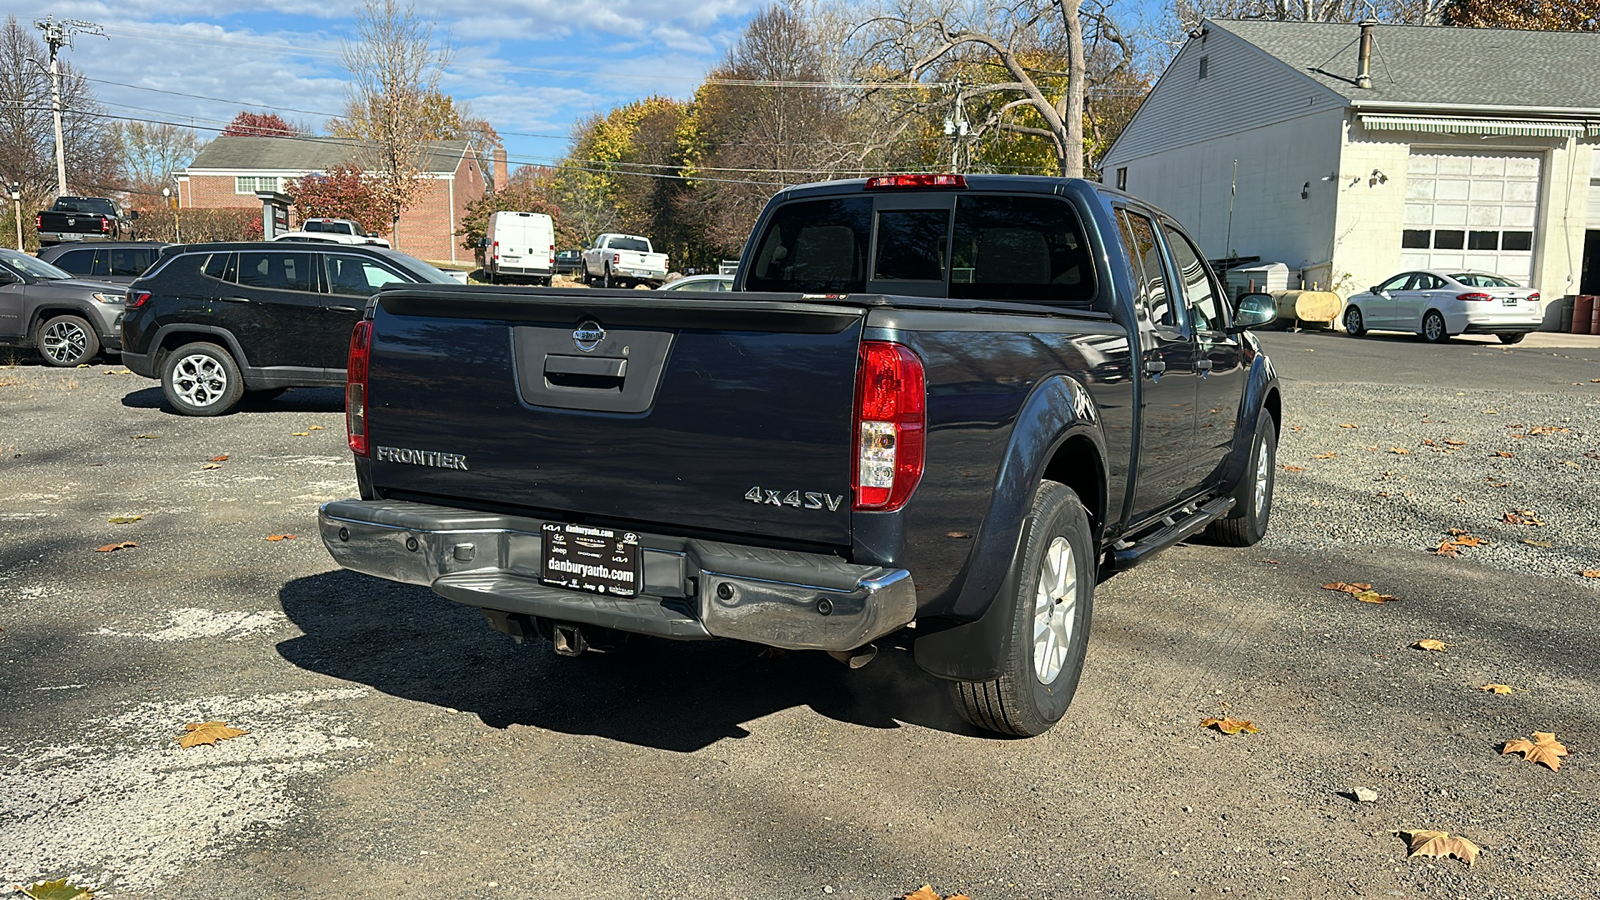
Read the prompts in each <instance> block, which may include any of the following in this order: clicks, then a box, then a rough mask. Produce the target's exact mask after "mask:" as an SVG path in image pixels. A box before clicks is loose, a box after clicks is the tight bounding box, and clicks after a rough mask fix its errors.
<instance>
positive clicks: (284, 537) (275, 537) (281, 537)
mask: <svg viewBox="0 0 1600 900" xmlns="http://www.w3.org/2000/svg"><path fill="white" fill-rule="evenodd" d="M267 540H269V541H292V540H295V536H294V535H292V534H269V535H267Z"/></svg>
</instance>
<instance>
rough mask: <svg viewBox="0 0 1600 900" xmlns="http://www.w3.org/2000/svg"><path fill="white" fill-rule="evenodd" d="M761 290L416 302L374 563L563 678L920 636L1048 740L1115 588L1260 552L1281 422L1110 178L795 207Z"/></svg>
mask: <svg viewBox="0 0 1600 900" xmlns="http://www.w3.org/2000/svg"><path fill="white" fill-rule="evenodd" d="M734 287H735V292H734V293H720V294H700V295H697V294H693V293H684V294H680V295H675V296H671V297H664V296H663V295H661V294H659V293H652V294H649V295H640V294H636V293H634V292H632V291H595V290H589V291H586V290H574V289H529V290H496V289H487V288H439V287H431V286H406V287H400V288H399V289H393V290H385V291H383V292H382V293H381V294H379V295H378V296H377V297H375V298H374V299H373V301H372V302H371V303H370V304H369V306H368V308H367V315H366V318H365V319H364V320H363V321H362V322H361V323H360V324H359V325H357V327H356V329H355V332H354V334H353V335H352V340H351V353H350V360H349V370H348V371H349V373H350V374H349V384H348V388H347V391H348V393H347V418H348V422H349V441H350V446H351V448H352V450H353V451H354V454H355V461H356V475H357V482H358V484H359V487H360V492H361V498H360V499H352V500H342V501H336V502H332V503H328V504H325V505H324V506H323V507H322V509H321V513H320V526H321V535H322V539H323V541H324V543H325V544H326V545H327V547H328V549H329V550H330V551H331V552H332V554H333V556H334V558H335V559H336V560H337V561H338V562H339V563H340V564H341V565H343V566H345V567H347V568H350V569H354V570H356V571H360V572H365V573H368V574H372V575H376V576H379V577H383V578H388V579H392V580H395V581H400V582H407V583H412V584H421V585H428V586H430V587H432V588H433V590H435V591H437V592H438V593H440V594H442V595H443V596H445V597H448V598H450V599H452V600H455V601H458V602H460V603H464V604H467V605H471V606H475V607H478V608H481V609H482V610H483V612H484V613H485V615H486V616H487V617H488V619H489V621H490V623H491V624H492V625H494V626H495V627H496V628H498V629H499V630H501V631H503V632H505V633H507V634H509V635H511V636H512V637H514V638H518V639H520V638H523V637H527V636H539V637H543V638H545V639H548V640H550V641H551V642H552V644H553V646H554V649H555V651H556V652H557V653H560V654H564V655H572V654H577V653H580V652H583V651H584V650H585V649H609V648H612V647H615V646H617V645H618V644H619V643H620V642H621V639H622V638H623V637H625V636H626V635H627V634H628V633H639V634H647V635H657V636H662V637H669V638H682V639H693V638H711V637H719V638H734V639H739V640H744V641H751V642H755V643H758V644H764V645H769V646H773V647H781V648H788V649H816V650H824V651H828V652H830V653H832V654H833V655H835V656H836V657H838V658H840V659H841V660H842V661H846V662H848V663H850V664H852V665H861V664H864V663H865V662H866V661H868V660H870V658H871V656H872V653H873V652H874V649H873V646H874V645H873V642H874V641H877V640H879V639H881V638H883V637H885V636H887V635H889V634H891V633H895V632H901V631H902V630H903V629H910V631H909V632H908V633H907V637H909V638H910V639H912V640H914V651H915V657H916V660H917V662H918V663H919V664H920V665H921V666H922V668H924V669H925V670H926V671H928V672H930V673H932V674H933V675H936V676H939V677H941V678H944V679H947V680H949V681H950V682H951V683H952V687H953V694H954V696H955V698H956V702H957V704H958V705H959V707H960V708H961V710H962V711H963V713H964V714H965V715H966V716H967V718H968V719H969V720H970V721H972V722H973V723H974V724H976V725H978V726H979V727H981V728H984V729H988V730H993V731H998V732H1005V733H1011V734H1022V735H1032V734H1038V733H1041V732H1043V731H1045V730H1046V729H1048V728H1049V727H1050V726H1051V725H1052V724H1054V723H1055V722H1056V721H1057V720H1058V719H1060V718H1061V716H1062V715H1063V714H1064V713H1065V711H1066V708H1067V704H1068V703H1069V702H1070V700H1071V698H1072V694H1073V692H1074V690H1075V689H1076V687H1077V683H1078V678H1079V674H1080V672H1081V670H1082V666H1083V659H1084V651H1085V648H1086V645H1087V641H1088V634H1089V620H1090V611H1091V604H1092V600H1093V594H1094V587H1095V584H1096V583H1097V582H1098V581H1099V580H1101V579H1103V578H1105V577H1107V576H1108V575H1109V574H1110V573H1112V572H1115V571H1116V570H1118V569H1122V568H1126V567H1128V566H1131V565H1133V564H1134V563H1136V562H1138V561H1139V560H1141V559H1143V558H1145V557H1146V556H1148V555H1149V554H1151V553H1154V552H1156V551H1159V550H1161V549H1163V548H1165V547H1168V546H1171V545H1172V544H1175V543H1177V542H1179V541H1182V540H1185V539H1187V538H1190V537H1191V536H1194V535H1196V534H1198V533H1200V532H1202V531H1203V532H1204V534H1205V536H1206V537H1207V538H1209V539H1210V540H1212V541H1213V542H1215V543H1221V544H1227V545H1235V546H1241V545H1248V544H1253V543H1255V542H1256V541H1258V540H1259V539H1260V538H1261V536H1262V534H1263V532H1264V531H1265V529H1266V527H1267V520H1268V517H1269V515H1270V513H1271V508H1272V506H1271V504H1272V486H1273V472H1274V468H1275V466H1274V457H1275V452H1276V447H1277V435H1278V429H1279V423H1280V422H1281V421H1282V412H1281V401H1280V399H1279V387H1278V380H1277V377H1276V375H1275V374H1274V372H1273V368H1272V365H1271V363H1270V362H1269V360H1268V359H1267V357H1266V356H1265V355H1264V354H1263V353H1262V351H1261V348H1260V345H1259V344H1258V343H1257V342H1256V339H1255V338H1254V336H1253V335H1251V334H1249V333H1248V332H1246V330H1245V329H1247V328H1250V327H1253V326H1257V325H1262V324H1266V323H1267V322H1270V321H1271V319H1272V316H1273V312H1272V308H1271V305H1270V301H1269V299H1268V298H1266V297H1265V295H1251V296H1248V297H1246V298H1244V299H1243V300H1242V301H1241V302H1240V304H1239V308H1238V309H1233V308H1230V304H1228V303H1227V302H1225V297H1224V294H1223V288H1222V285H1221V283H1220V282H1219V281H1218V280H1217V278H1216V276H1215V275H1214V274H1213V273H1212V271H1211V270H1210V269H1209V268H1208V266H1207V265H1206V263H1205V262H1204V258H1203V257H1202V255H1201V254H1200V251H1199V248H1198V246H1197V245H1196V244H1195V243H1194V242H1193V241H1192V240H1191V239H1190V238H1189V237H1188V236H1186V235H1185V234H1184V232H1183V230H1182V229H1181V228H1180V227H1179V226H1178V225H1177V223H1176V222H1174V221H1173V220H1172V219H1170V218H1169V217H1167V216H1165V215H1164V214H1162V213H1161V212H1160V211H1159V210H1156V209H1154V208H1152V207H1150V206H1147V205H1145V204H1143V203H1141V202H1139V201H1138V200H1136V199H1134V198H1133V197H1130V196H1128V195H1126V194H1123V193H1120V192H1118V191H1114V190H1111V189H1109V188H1107V187H1105V186H1103V185H1098V184H1094V183H1090V182H1085V181H1076V180H1067V179H1058V178H1035V177H1019V176H976V175H974V176H965V177H963V176H956V175H939V176H933V175H909V176H886V177H882V178H874V179H866V180H853V181H839V182H828V183H823V184H814V185H807V186H801V187H795V188H791V189H787V190H785V191H783V192H781V193H780V194H778V195H777V196H776V197H774V198H773V199H772V201H771V202H770V203H769V204H768V205H767V208H766V209H765V211H764V212H763V213H762V215H761V217H760V219H759V221H758V222H757V224H756V227H755V230H754V232H753V233H752V235H751V237H750V239H749V241H748V243H747V244H746V247H745V251H744V255H743V262H742V263H741V267H740V270H739V273H738V275H737V280H736V283H735V285H734Z"/></svg>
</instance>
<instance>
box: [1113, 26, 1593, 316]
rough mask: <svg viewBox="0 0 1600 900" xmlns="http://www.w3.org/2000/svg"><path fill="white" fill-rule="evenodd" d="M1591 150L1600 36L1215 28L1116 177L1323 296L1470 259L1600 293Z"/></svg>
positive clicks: (1163, 93) (1148, 108) (1125, 146)
mask: <svg viewBox="0 0 1600 900" xmlns="http://www.w3.org/2000/svg"><path fill="white" fill-rule="evenodd" d="M1363 31H1365V35H1366V38H1365V39H1363ZM1363 47H1366V48H1367V50H1366V53H1363ZM1363 57H1365V62H1363ZM1363 66H1365V68H1363ZM1596 145H1600V35H1597V34H1576V33H1568V32H1537V31H1508V30H1502V29H1468V28H1450V27H1423V26H1406V25H1374V26H1368V27H1366V28H1365V29H1363V27H1362V26H1359V25H1356V24H1340V23H1321V22H1274V21H1260V20H1249V21H1241V20H1207V21H1206V22H1204V23H1203V24H1202V25H1201V26H1200V27H1199V28H1198V29H1196V30H1195V32H1194V33H1193V34H1192V36H1191V37H1190V39H1189V41H1188V43H1187V44H1186V45H1185V46H1184V47H1183V49H1182V50H1181V51H1180V52H1179V53H1178V55H1177V57H1176V58H1175V59H1174V60H1173V61H1172V64H1171V65H1170V66H1169V67H1168V68H1167V71H1166V72H1165V73H1164V74H1163V75H1162V76H1161V78H1160V80H1159V81H1157V82H1156V85H1155V88H1154V89H1153V90H1152V91H1151V93H1150V96H1149V98H1148V99H1146V100H1145V103H1144V105H1143V106H1142V107H1141V108H1140V109H1139V111H1138V113H1137V114H1136V115H1135V116H1134V118H1133V120H1132V122H1130V123H1129V125H1128V127H1127V129H1126V130H1125V131H1124V132H1123V133H1122V136H1121V137H1120V138H1119V139H1118V140H1117V142H1116V144H1115V145H1114V146H1113V147H1112V148H1111V151H1110V152H1109V153H1108V154H1107V155H1106V159H1105V162H1104V164H1103V168H1102V177H1103V178H1104V179H1105V180H1106V181H1107V182H1110V183H1112V184H1115V185H1116V186H1118V187H1122V188H1124V189H1126V190H1128V191H1129V192H1131V193H1133V194H1135V195H1137V196H1139V197H1143V198H1145V199H1147V200H1150V201H1151V202H1154V203H1156V204H1157V205H1159V206H1161V207H1164V208H1165V209H1166V210H1167V211H1169V212H1171V213H1172V214H1173V215H1175V216H1177V217H1178V219H1179V220H1180V221H1182V222H1184V223H1185V224H1186V225H1188V226H1189V227H1190V228H1191V229H1192V230H1193V231H1194V233H1195V235H1196V237H1198V238H1199V240H1200V242H1201V244H1202V245H1203V247H1204V249H1205V251H1206V253H1207V254H1208V255H1210V256H1211V257H1213V258H1221V257H1226V256H1254V257H1260V258H1261V259H1262V260H1265V261H1273V262H1282V263H1287V264H1288V265H1289V266H1290V267H1291V269H1297V270H1299V274H1300V277H1301V278H1302V279H1303V280H1304V281H1305V282H1306V284H1307V285H1308V286H1310V285H1312V284H1316V285H1317V286H1319V287H1324V288H1327V287H1329V286H1331V287H1332V289H1333V290H1336V291H1338V292H1339V293H1341V294H1343V295H1346V296H1348V295H1349V294H1351V293H1354V292H1357V291H1360V290H1365V289H1366V287H1367V286H1369V285H1372V284H1376V283H1377V282H1379V281H1380V280H1382V279H1383V278H1385V277H1387V276H1389V275H1393V274H1395V273H1396V272H1399V271H1402V270H1404V269H1408V268H1423V267H1442V268H1468V267H1470V268H1475V269H1486V270H1489V271H1494V272H1498V273H1500V274H1502V275H1506V276H1508V277H1510V278H1514V279H1516V280H1518V281H1520V282H1523V283H1524V284H1531V285H1532V286H1533V287H1536V288H1538V289H1539V291H1540V292H1541V293H1542V294H1543V295H1544V297H1545V298H1546V299H1547V300H1548V299H1551V298H1555V297H1560V296H1563V295H1566V294H1576V293H1600V153H1595V152H1593V151H1594V148H1595V147H1596Z"/></svg>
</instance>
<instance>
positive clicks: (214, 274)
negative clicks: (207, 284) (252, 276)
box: [200, 253, 238, 282]
mask: <svg viewBox="0 0 1600 900" xmlns="http://www.w3.org/2000/svg"><path fill="white" fill-rule="evenodd" d="M202 259H203V262H202V263H201V266H200V271H201V272H202V273H204V274H205V276H206V277H207V278H215V279H217V280H218V281H227V282H232V281H233V280H234V278H235V275H236V273H237V269H238V267H237V266H235V265H234V262H235V260H236V259H237V255H236V254H233V253H213V254H211V255H210V256H206V257H202Z"/></svg>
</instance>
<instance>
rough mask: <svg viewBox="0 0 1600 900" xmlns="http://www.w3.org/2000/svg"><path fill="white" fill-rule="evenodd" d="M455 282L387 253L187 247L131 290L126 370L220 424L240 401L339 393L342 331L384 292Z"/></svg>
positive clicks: (274, 246) (182, 408)
mask: <svg viewBox="0 0 1600 900" xmlns="http://www.w3.org/2000/svg"><path fill="white" fill-rule="evenodd" d="M396 283H399V284H459V282H457V281H456V280H455V279H453V278H451V277H450V276H449V275H446V274H445V273H444V272H441V271H440V270H438V269H436V268H434V267H433V266H431V265H429V264H427V263H425V262H423V261H422V260H420V259H416V258H415V257H412V256H407V255H406V254H404V253H400V252H398V251H395V250H390V249H387V248H384V247H369V246H362V245H349V246H346V245H326V246H324V245H321V244H300V243H276V242H274V243H267V242H260V241H258V242H253V243H218V244H189V245H187V246H183V247H179V248H175V249H171V250H168V251H167V253H166V254H165V255H164V256H163V257H162V259H161V262H159V263H157V264H156V267H155V268H154V269H152V270H151V271H150V272H149V273H147V274H146V275H145V276H144V277H143V278H140V279H139V280H137V281H135V282H134V283H133V284H131V285H129V286H128V299H127V312H126V313H125V314H124V316H123V320H122V345H123V354H122V362H123V365H125V366H127V367H128V368H130V369H132V370H133V371H134V372H136V373H138V374H140V375H143V376H144V377H146V378H157V379H160V381H161V390H162V393H163V394H164V395H165V396H166V398H167V402H168V403H169V404H171V406H172V408H173V409H175V410H177V411H178V412H180V413H182V414H184V415H187V416H217V415H221V414H223V413H226V412H228V411H230V410H232V409H233V408H234V407H235V406H237V405H238V404H239V401H240V400H242V399H243V398H244V397H245V396H246V395H247V394H248V395H251V396H254V397H259V398H266V397H274V396H277V395H278V394H280V393H282V392H283V391H284V390H285V389H286V388H291V387H342V386H343V385H344V380H345V372H344V368H345V358H346V356H347V354H348V353H349V349H350V332H351V330H352V329H353V328H355V324H356V322H358V321H360V319H361V315H362V312H363V311H364V310H365V308H366V305H367V298H368V297H371V296H372V295H373V294H375V293H377V292H378V290H379V289H381V288H382V287H383V286H384V285H386V284H396Z"/></svg>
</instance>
